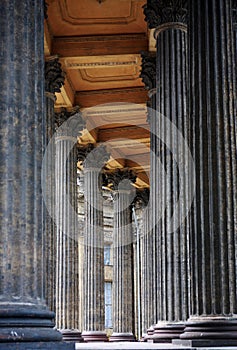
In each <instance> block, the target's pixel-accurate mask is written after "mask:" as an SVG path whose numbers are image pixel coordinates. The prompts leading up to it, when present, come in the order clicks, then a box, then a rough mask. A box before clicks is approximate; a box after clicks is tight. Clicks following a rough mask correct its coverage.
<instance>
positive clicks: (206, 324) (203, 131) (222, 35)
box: [181, 0, 237, 348]
mask: <svg viewBox="0 0 237 350" xmlns="http://www.w3.org/2000/svg"><path fill="white" fill-rule="evenodd" d="M189 4H190V8H189V12H190V32H189V33H190V35H189V48H190V53H189V60H190V62H189V64H190V66H189V71H190V82H189V91H190V122H191V127H190V132H191V134H190V147H191V150H192V153H193V157H194V162H195V170H196V176H195V180H196V196H195V199H194V203H193V211H192V227H191V232H190V245H191V246H190V261H191V276H190V279H191V317H190V319H189V321H188V323H187V324H186V328H185V332H184V334H183V335H182V336H181V338H182V339H186V340H187V341H186V342H184V343H185V344H186V345H188V346H194V347H200V346H203V347H208V346H212V347H215V348H216V347H218V346H220V347H222V346H231V345H233V346H236V343H237V332H236V331H237V305H236V301H237V298H236V297H237V295H236V237H237V172H236V169H237V166H236V161H237V159H236V130H235V118H236V110H235V109H234V106H235V99H236V95H235V93H236V91H235V89H233V86H234V79H235V74H234V70H235V68H234V64H233V61H234V44H233V31H232V16H231V1H230V0H209V1H196V0H190V1H189Z"/></svg>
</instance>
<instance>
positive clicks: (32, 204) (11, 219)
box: [0, 0, 71, 349]
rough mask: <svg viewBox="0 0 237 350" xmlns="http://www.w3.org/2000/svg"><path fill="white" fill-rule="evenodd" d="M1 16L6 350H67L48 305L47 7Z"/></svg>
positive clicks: (1, 310)
mask: <svg viewBox="0 0 237 350" xmlns="http://www.w3.org/2000/svg"><path fill="white" fill-rule="evenodd" d="M0 10H1V17H0V37H1V41H2V43H3V45H1V55H0V76H1V84H2V91H1V95H0V114H1V118H0V130H1V131H0V133H1V137H0V152H1V153H0V158H1V166H0V182H1V186H0V188H1V190H0V193H1V201H0V216H1V218H0V225H1V235H0V240H1V244H0V274H1V282H0V342H1V343H2V344H1V343H0V347H1V348H3V349H7V348H8V345H7V344H5V343H7V342H24V341H28V342H35V343H34V344H31V345H29V348H30V346H31V347H37V346H40V345H39V343H37V342H39V341H43V342H45V344H44V345H42V348H43V347H44V348H48V342H51V343H50V348H51V349H60V348H61V346H62V345H61V343H60V340H61V334H60V333H59V332H57V331H56V330H54V329H53V326H54V322H53V318H54V313H52V312H49V311H48V309H47V307H46V304H45V299H44V287H45V282H44V276H45V273H44V272H45V260H44V249H43V248H44V236H43V220H42V219H43V206H42V195H41V166H42V158H43V150H44V144H45V135H46V130H45V110H44V101H45V100H44V93H45V92H44V51H43V50H44V46H43V44H44V42H43V37H44V33H43V21H44V17H43V15H44V13H43V10H44V7H43V1H42V0H36V1H29V0H28V1H27V0H24V1H21V4H20V6H19V3H18V2H17V1H10V2H9V1H8V0H3V1H1V4H0ZM55 341H56V342H58V344H55ZM3 343H4V344H3ZM36 343H37V344H36ZM64 347H65V345H64ZM65 348H67V347H65ZM68 348H71V346H70V345H69V346H68Z"/></svg>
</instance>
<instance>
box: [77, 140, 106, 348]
mask: <svg viewBox="0 0 237 350" xmlns="http://www.w3.org/2000/svg"><path fill="white" fill-rule="evenodd" d="M108 159H109V154H108V153H107V151H106V148H105V147H104V146H103V145H102V146H99V147H96V148H94V149H93V150H91V151H90V153H89V154H88V155H87V156H86V158H85V160H84V188H85V231H84V281H83V283H84V293H83V294H84V329H83V333H82V336H83V339H84V340H85V341H86V342H91V341H108V338H107V336H106V333H105V331H104V330H105V321H104V320H105V306H104V231H103V197H102V193H101V191H102V172H101V170H102V168H103V166H104V164H105V163H106V162H107V161H108Z"/></svg>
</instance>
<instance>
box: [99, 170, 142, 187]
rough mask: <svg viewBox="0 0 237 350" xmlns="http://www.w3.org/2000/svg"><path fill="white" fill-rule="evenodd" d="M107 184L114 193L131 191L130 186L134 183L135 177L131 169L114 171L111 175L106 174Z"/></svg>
mask: <svg viewBox="0 0 237 350" xmlns="http://www.w3.org/2000/svg"><path fill="white" fill-rule="evenodd" d="M106 178H107V181H108V184H111V185H112V188H113V190H114V191H119V190H121V191H131V189H132V187H131V184H132V183H135V182H136V178H137V176H136V175H135V174H134V172H133V171H132V170H131V169H128V168H125V169H116V170H115V171H114V172H113V173H107V174H106Z"/></svg>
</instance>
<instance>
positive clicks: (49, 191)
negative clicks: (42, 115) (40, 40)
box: [45, 56, 64, 311]
mask: <svg viewBox="0 0 237 350" xmlns="http://www.w3.org/2000/svg"><path fill="white" fill-rule="evenodd" d="M63 84H64V73H63V71H62V69H61V64H60V62H59V59H58V58H57V57H55V56H53V57H48V58H47V60H46V62H45V96H46V140H45V141H46V146H47V145H48V143H49V142H50V140H52V137H53V134H54V132H55V117H54V103H55V100H56V95H55V93H56V92H60V88H61V87H62V85H63ZM51 149H52V152H48V153H47V167H48V169H47V170H46V173H47V181H46V191H45V192H46V196H47V205H50V208H48V209H49V211H48V210H47V208H46V220H45V234H46V304H47V305H48V307H49V308H50V310H53V311H55V291H56V290H55V283H56V260H55V258H56V228H55V223H54V221H53V219H52V218H51V215H50V213H51V212H52V211H54V210H55V145H54V144H52V143H51Z"/></svg>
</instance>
